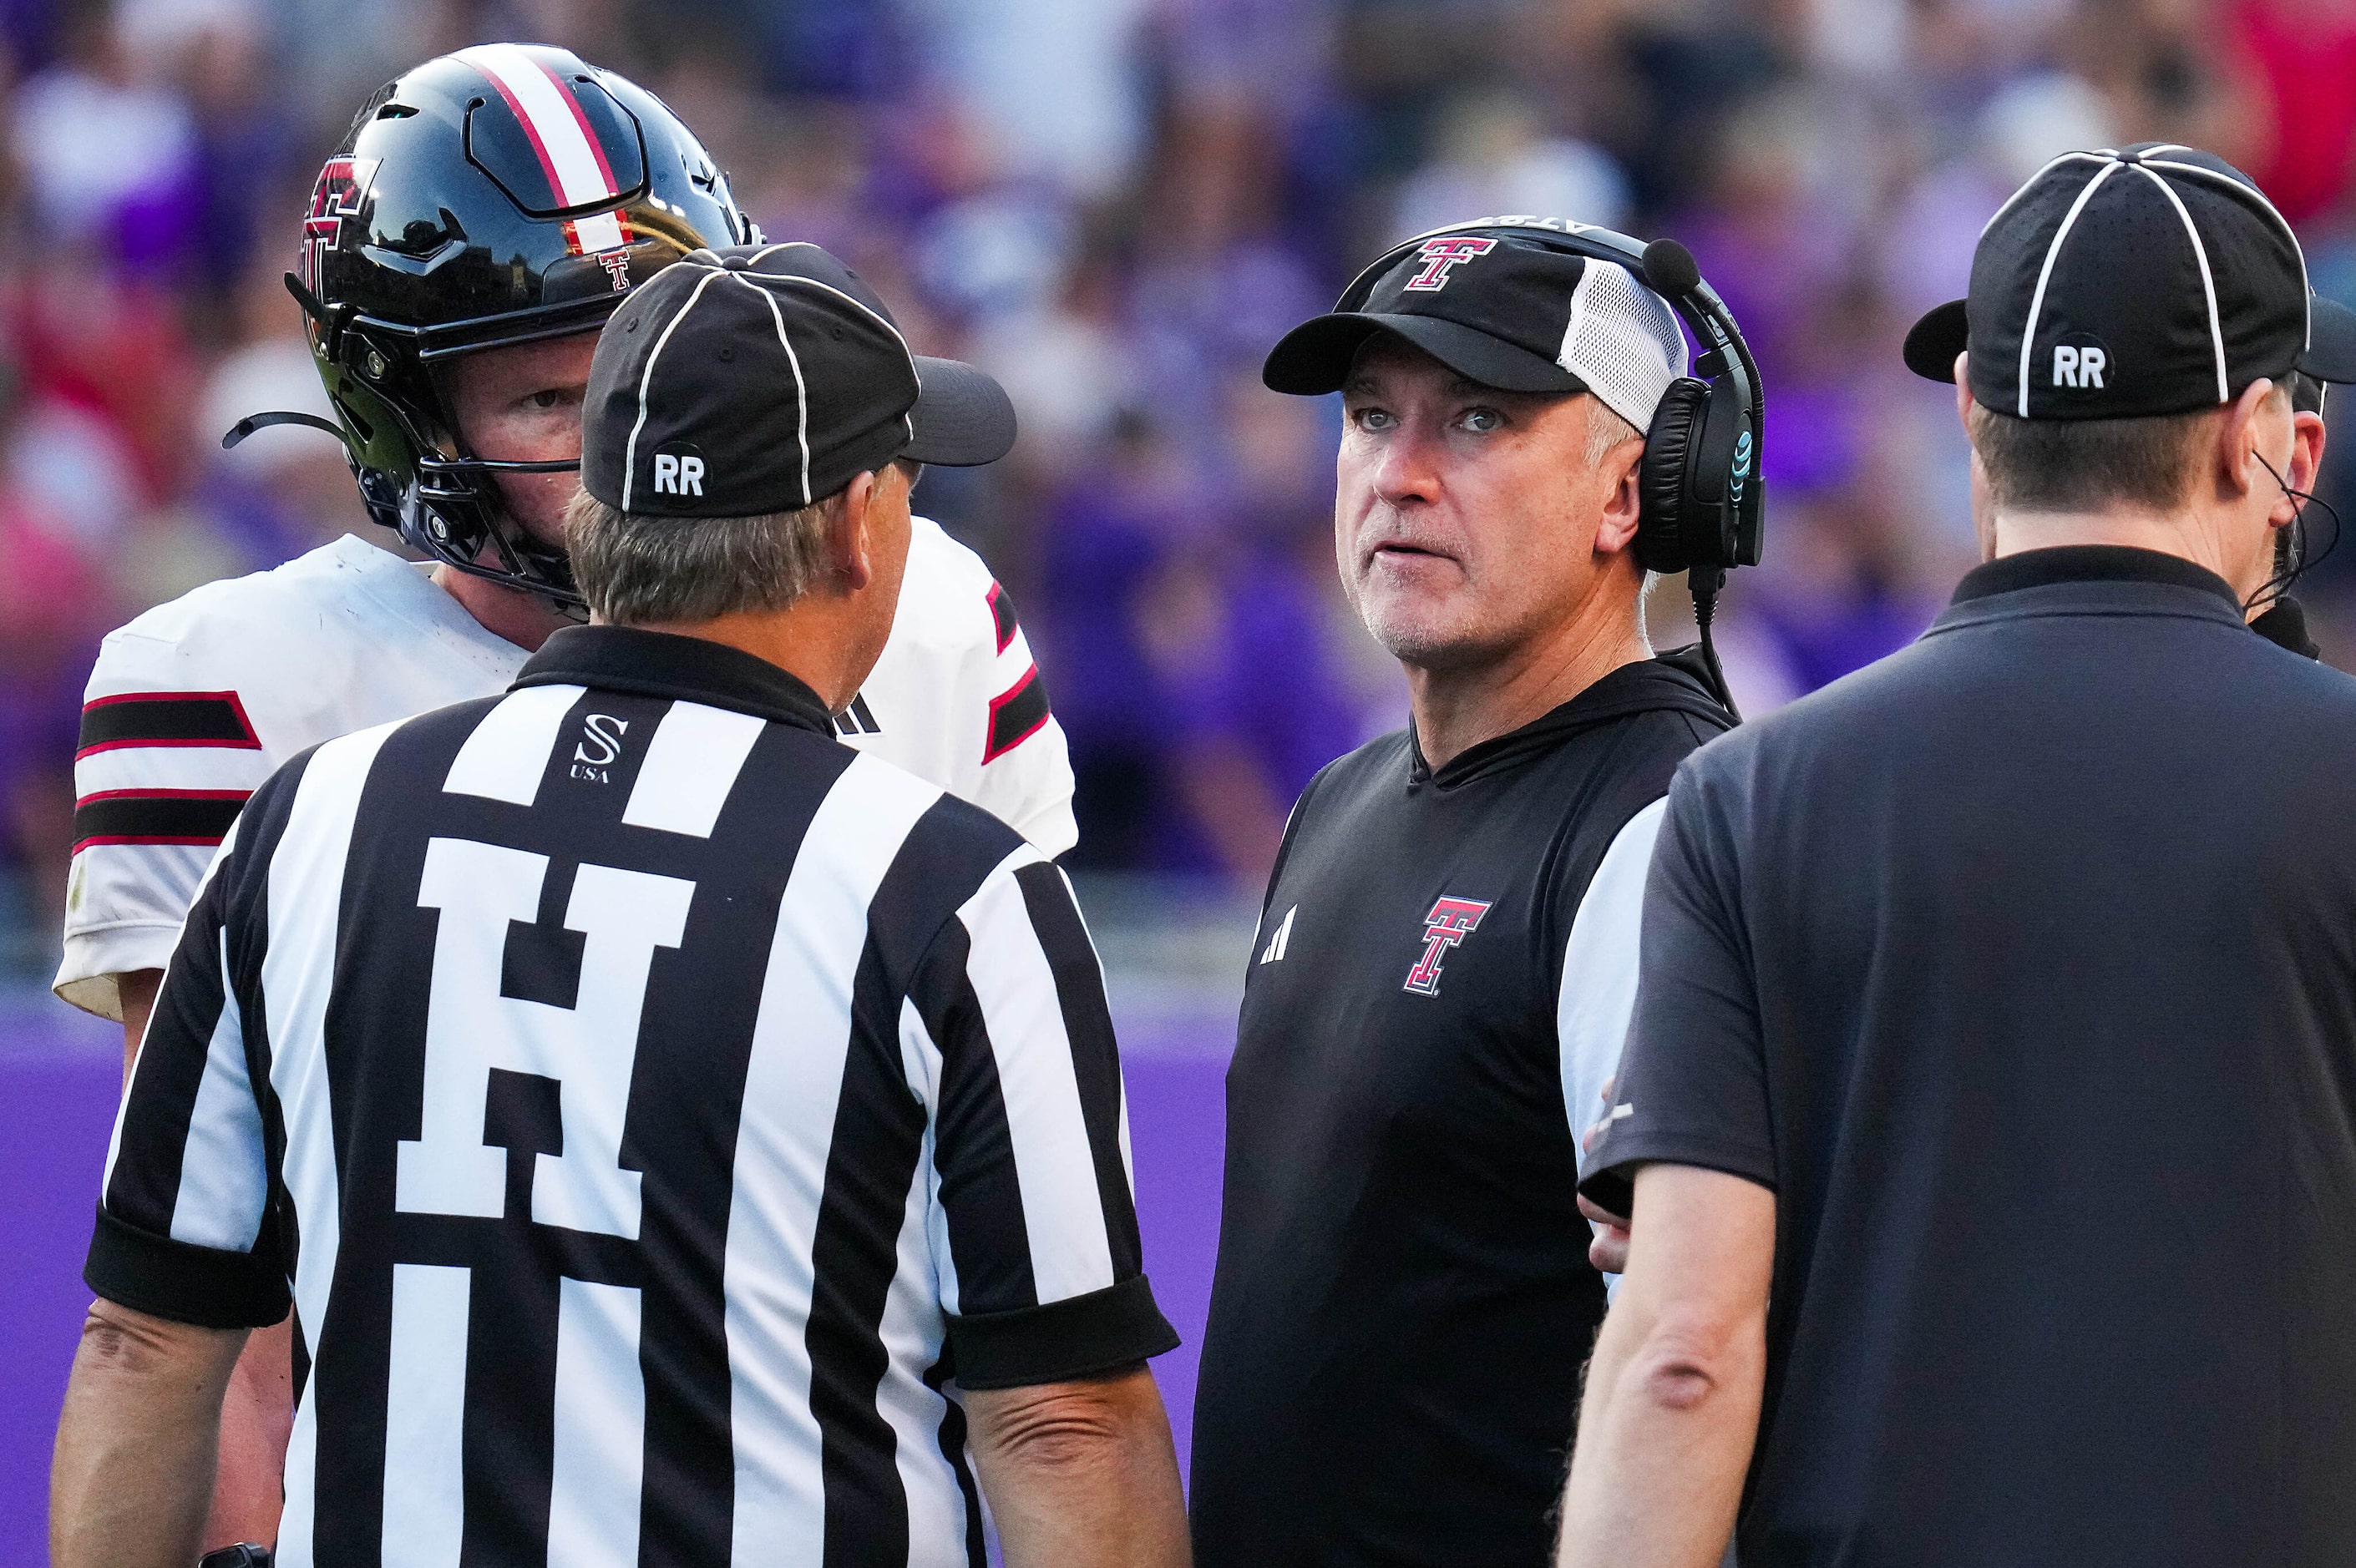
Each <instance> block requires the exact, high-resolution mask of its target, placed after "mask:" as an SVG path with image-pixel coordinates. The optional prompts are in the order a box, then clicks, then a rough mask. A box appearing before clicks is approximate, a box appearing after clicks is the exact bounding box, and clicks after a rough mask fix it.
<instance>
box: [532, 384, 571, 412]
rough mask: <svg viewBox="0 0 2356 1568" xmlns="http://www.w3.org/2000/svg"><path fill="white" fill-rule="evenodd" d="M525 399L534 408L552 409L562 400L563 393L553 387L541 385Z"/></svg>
mask: <svg viewBox="0 0 2356 1568" xmlns="http://www.w3.org/2000/svg"><path fill="white" fill-rule="evenodd" d="M563 400H564V394H563V393H562V392H560V391H558V390H557V389H555V388H553V387H543V388H541V389H540V390H539V391H537V392H534V393H533V394H532V395H531V396H530V398H528V399H526V401H527V402H529V403H530V404H531V406H532V407H533V408H536V409H552V408H554V407H556V406H557V405H558V404H559V403H562V401H563Z"/></svg>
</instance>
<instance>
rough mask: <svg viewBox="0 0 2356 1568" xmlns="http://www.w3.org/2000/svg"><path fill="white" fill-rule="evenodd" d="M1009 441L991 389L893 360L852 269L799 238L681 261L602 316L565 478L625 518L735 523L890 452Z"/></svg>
mask: <svg viewBox="0 0 2356 1568" xmlns="http://www.w3.org/2000/svg"><path fill="white" fill-rule="evenodd" d="M1013 444H1014V409H1013V405H1012V404H1011V403H1010V402H1008V400H1007V397H1006V393H1005V391H1004V390H1003V389H1001V387H1000V386H999V384H998V383H997V382H996V381H994V380H992V379H991V378H990V377H988V376H987V375H985V374H983V373H982V372H981V371H980V370H977V369H975V368H973V367H972V366H970V365H966V364H961V363H959V362H958V361H957V360H955V359H934V358H929V357H925V356H923V355H916V354H911V353H909V352H908V345H907V343H906V342H905V340H904V339H903V338H902V337H901V336H900V330H899V328H898V327H897V326H896V325H894V323H893V320H892V313H891V311H890V310H889V309H887V308H886V307H885V306H884V304H883V301H882V300H881V299H879V298H877V297H876V295H875V293H874V291H873V290H872V289H870V288H869V287H868V286H867V285H866V284H865V283H862V282H861V281H860V277H859V274H858V273H856V272H852V271H851V269H850V268H849V267H846V266H844V265H843V264H842V263H841V261H837V260H835V258H834V257H832V256H830V255H829V254H828V253H827V252H826V251H823V250H820V249H819V247H818V246H816V245H811V244H808V243H793V244H785V245H761V246H752V245H742V246H734V247H731V248H729V249H727V250H723V251H694V252H692V253H691V254H690V255H688V256H687V257H686V258H685V259H684V260H682V261H680V262H678V263H677V264H675V265H673V266H671V267H669V268H668V269H666V270H665V271H663V272H660V273H659V274H657V275H656V276H655V277H654V279H653V280H652V281H650V282H648V283H646V284H645V285H644V286H643V287H641V288H640V289H638V290H637V293H636V294H634V295H633V296H632V297H631V299H630V300H629V301H628V302H627V303H626V304H624V305H623V306H622V308H621V309H620V310H618V311H616V313H615V314H614V317H613V319H612V320H611V321H609V322H607V323H606V325H605V335H604V336H602V337H600V338H599V339H598V340H597V354H596V357H595V359H594V361H593V362H592V364H591V367H590V371H589V393H588V402H587V406H586V407H585V408H584V410H583V411H582V428H581V484H582V487H583V488H584V489H585V490H587V491H588V492H589V494H591V495H592V496H595V497H597V499H599V500H600V501H603V502H605V504H606V505H607V506H609V507H617V508H619V509H620V510H622V511H625V512H629V513H633V514H636V515H637V516H641V517H757V516H760V515H762V514H764V513H768V512H788V511H792V510H794V509H796V508H798V507H807V506H809V504H810V503H811V502H813V501H819V500H823V499H825V498H826V497H827V496H831V495H833V494H834V493H835V492H836V491H837V490H840V489H841V488H842V487H843V486H844V485H848V484H849V483H851V479H852V478H853V477H854V476H855V475H860V474H862V473H865V472H867V471H869V470H871V469H874V468H878V467H881V466H882V465H883V464H886V463H889V462H891V461H892V460H893V459H894V458H895V457H905V458H908V459H910V460H911V461H913V462H916V463H937V464H944V465H946V466H948V467H952V468H969V467H974V466H977V465H979V464H984V463H995V462H996V461H998V459H1000V458H1001V457H1003V456H1005V455H1006V453H1007V449H1008V448H1010V447H1012V445H1013Z"/></svg>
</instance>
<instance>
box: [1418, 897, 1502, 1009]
mask: <svg viewBox="0 0 2356 1568" xmlns="http://www.w3.org/2000/svg"><path fill="white" fill-rule="evenodd" d="M1488 912H1489V906H1488V904H1487V903H1486V902H1484V901H1482V900H1480V899H1450V898H1444V899H1441V900H1440V901H1438V902H1436V903H1434V904H1433V905H1432V906H1431V912H1430V914H1428V915H1425V916H1424V917H1423V956H1422V957H1420V958H1419V959H1417V960H1416V961H1415V967H1414V968H1412V969H1410V970H1408V972H1407V988H1408V990H1410V991H1413V992H1415V993H1416V994H1417V995H1418V996H1422V997H1436V996H1438V995H1440V960H1441V959H1443V958H1445V957H1447V956H1448V950H1449V949H1450V948H1451V947H1453V946H1455V945H1456V944H1458V943H1460V942H1462V941H1463V940H1464V939H1465V937H1467V936H1468V935H1470V934H1472V928H1473V927H1475V926H1477V925H1479V924H1480V923H1481V917H1482V916H1483V915H1484V914H1487V913H1488Z"/></svg>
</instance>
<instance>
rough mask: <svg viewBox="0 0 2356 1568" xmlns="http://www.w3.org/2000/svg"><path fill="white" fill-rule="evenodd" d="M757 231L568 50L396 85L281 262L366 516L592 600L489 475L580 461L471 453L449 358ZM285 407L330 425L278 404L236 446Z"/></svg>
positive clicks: (648, 104) (564, 327)
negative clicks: (450, 401) (512, 510)
mask: <svg viewBox="0 0 2356 1568" xmlns="http://www.w3.org/2000/svg"><path fill="white" fill-rule="evenodd" d="M758 239H759V231H758V229H755V226H754V225H753V224H752V223H751V222H750V221H749V220H748V219H746V218H745V217H744V214H743V213H742V212H741V211H740V210H738V208H737V206H736V203H735V200H734V197H732V196H731V195H730V194H729V189H728V180H727V176H724V175H723V174H722V173H721V171H720V170H719V169H718V168H716V167H715V166H714V165H713V164H712V159H711V157H710V156H709V155H707V154H706V153H705V152H704V150H703V147H702V145H701V144H700V143H699V142H698V141H697V140H696V139H695V136H694V135H693V133H691V132H690V131H689V130H688V128H687V127H686V126H685V125H683V124H681V123H680V120H679V118H678V116H676V115H674V114H673V113H672V112H670V111H669V109H667V108H665V107H664V106H663V104H662V102H661V101H659V99H657V98H656V97H655V96H654V94H652V93H650V92H648V91H646V90H645V89H643V88H641V87H639V86H637V84H636V83H634V82H631V81H629V80H625V79H624V78H622V77H619V76H616V75H614V74H613V73H612V72H610V71H604V70H599V69H596V68H595V67H594V66H590V65H586V64H584V63H583V61H582V60H581V59H579V58H578V57H576V56H574V55H573V54H572V53H571V52H569V51H568V50H564V49H560V48H549V47H546V46H544V45H538V44H487V45H482V46H479V47H477V48H469V49H462V50H460V51H458V52H457V53H456V54H452V55H444V56H443V57H442V58H440V59H432V60H428V61H426V62H425V63H424V64H423V65H421V66H419V67H417V68H416V69H413V70H412V71H410V72H409V73H408V74H407V75H405V76H402V78H400V79H399V80H395V81H393V82H391V83H389V84H387V85H386V86H385V87H383V88H381V89H380V90H379V91H378V92H377V94H376V96H375V97H373V98H372V99H370V100H369V102H368V104H367V105H366V106H365V107H364V108H362V109H361V111H360V112H359V116H358V117H357V118H356V119H354V120H353V122H352V128H351V130H350V132H349V133H348V134H347V135H346V136H345V138H344V141H343V144H342V146H341V147H339V148H338V149H337V152H336V154H335V155H334V156H333V157H330V158H329V159H328V160H327V166H326V167H325V168H324V169H322V170H321V171H320V173H319V180H318V184H317V186H316V187H315V188H314V190H313V192H312V196H311V208H310V211H309V212H308V213H307V214H306V215H305V218H304V220H303V250H302V256H301V262H300V267H299V270H298V272H292V273H289V274H288V275H287V286H288V288H289V289H290V290H292V291H293V292H294V293H295V298H296V299H297V300H299V301H300V302H301V304H302V306H303V310H304V314H305V315H306V316H307V317H308V318H309V322H308V331H309V336H310V340H311V349H312V353H313V355H314V357H316V359H317V361H318V366H319V376H320V379H322V380H323V381H325V382H326V383H327V397H328V400H330V401H331V402H332V403H333V404H334V405H335V409H336V413H337V422H338V424H339V425H340V426H341V428H340V429H339V430H336V432H335V433H337V435H339V436H340V437H341V438H342V439H343V442H344V446H345V450H346V453H348V456H349V458H350V460H351V464H352V472H353V475H354V476H355V477H356V478H357V479H358V480H359V489H360V496H361V499H362V500H363V501H364V502H366V503H367V506H368V510H369V517H372V518H373V519H374V520H375V521H377V522H379V523H381V524H383V525H384V526H385V527H387V528H394V529H397V530H398V531H399V532H400V534H401V537H402V539H406V540H407V541H409V543H410V544H412V546H414V547H416V548H417V549H421V550H423V551H424V552H426V553H427V554H429V555H432V556H434V558H435V559H437V560H442V561H444V562H446V563H447V564H448V565H450V566H451V567H453V568H455V570H457V571H465V572H468V573H471V574H473V575H475V576H477V577H487V578H491V579H493V580H494V581H500V582H504V583H507V584H509V585H510V586H513V587H518V588H522V589H525V590H528V591H530V592H534V593H538V594H541V595H542V596H544V597H546V598H549V599H552V600H554V601H556V602H557V603H561V604H564V605H567V606H570V607H574V608H577V607H579V605H580V603H581V597H580V594H579V592H577V591H576V590H575V589H574V587H573V571H572V568H571V565H570V564H569V563H568V562H567V561H566V560H565V558H564V556H563V554H562V551H559V550H553V549H549V548H548V547H546V546H544V545H542V544H541V543H539V542H538V541H537V540H535V539H532V538H531V537H530V535H529V534H527V533H526V532H525V531H524V530H523V528H521V527H520V526H519V524H517V523H516V522H515V521H514V519H513V518H511V517H509V515H508V513H507V508H506V507H505V506H504V504H503V503H502V501H501V499H500V496H499V490H498V484H497V481H496V477H495V476H496V475H498V474H499V473H501V472H508V473H554V472H560V471H563V470H567V469H573V468H577V467H578V466H579V464H577V463H513V462H497V461H490V460H487V459H484V458H481V457H478V456H477V455H476V454H474V453H472V452H470V451H468V450H467V449H466V444H465V442H464V440H463V439H462V437H461V436H460V434H459V432H458V431H457V429H456V426H455V421H453V419H452V418H451V416H450V412H449V409H448V405H447V400H446V399H445V398H444V395H443V393H442V391H441V389H439V388H438V387H437V385H436V382H435V378H434V369H435V368H436V367H437V365H441V364H443V363H445V362H447V361H449V360H451V359H454V358H455V357H458V356H461V355H465V354H471V353H477V352H479V351H481V350H483V349H487V348H497V347H503V346H506V345H509V344H516V343H529V342H531V341H533V340H535V339H539V338H545V337H556V336H563V335H565V334H568V333H574V332H582V331H587V330H590V329H593V328H594V327H596V326H598V325H602V324H603V323H604V321H605V318H606V317H607V316H608V315H612V314H613V311H614V308H615V307H616V305H617V304H620V303H621V302H622V300H624V299H625V298H626V297H627V296H628V294H629V293H630V291H631V290H633V289H635V288H637V286H638V285H640V284H641V283H645V282H646V280H647V279H648V278H650V277H652V276H653V275H654V274H655V273H656V272H659V271H660V270H661V269H662V268H664V267H666V266H669V264H670V263H671V262H673V261H677V260H678V259H679V258H680V257H681V256H683V255H685V254H687V253H688V252H689V251H695V250H700V249H704V248H707V247H713V246H722V245H735V244H748V243H752V242H754V241H755V240H758ZM282 422H301V423H306V424H318V425H322V426H323V427H326V428H331V429H332V428H334V427H327V426H326V421H319V420H316V419H315V418H313V417H311V416H309V415H297V414H275V415H273V414H262V415H258V416H256V417H255V418H253V419H251V420H247V421H241V423H240V424H239V426H238V428H237V429H236V430H235V431H233V432H230V438H229V440H228V441H227V442H225V443H224V444H234V443H235V441H237V440H240V439H242V438H243V436H244V435H245V434H248V433H250V432H252V430H254V429H257V428H259V427H260V426H262V425H263V424H271V423H282ZM486 548H488V549H489V552H490V555H491V556H492V557H494V558H496V560H498V564H497V565H490V564H487V563H486V562H485V561H484V560H478V559H477V558H478V557H481V556H483V555H484V553H485V550H486Z"/></svg>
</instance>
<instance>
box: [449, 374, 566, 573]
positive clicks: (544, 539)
mask: <svg viewBox="0 0 2356 1568" xmlns="http://www.w3.org/2000/svg"><path fill="white" fill-rule="evenodd" d="M596 352H597V334H596V333H594V331H593V332H577V333H574V334H573V335H571V336H566V337H551V338H545V339H543V340H541V342H538V343H518V344H513V345H511V346H509V347H505V348H487V349H485V350H483V351H482V352H481V353H479V354H469V355H467V356H466V357H464V358H461V359H459V360H458V361H457V362H456V363H455V365H454V366H453V367H452V368H451V369H450V370H449V371H448V373H447V378H448V379H447V380H446V381H445V382H444V390H445V392H446V393H447V395H448V397H449V400H450V411H451V414H452V416H453V417H454V418H455V420H456V421H457V423H458V434H459V438H460V439H461V440H463V441H464V442H465V443H466V451H467V454H468V455H469V456H473V457H485V458H492V459H496V460H498V461H500V462H505V463H555V462H568V461H577V460H578V459H579V457H580V456H581V405H582V402H583V401H584V400H585V399H586V398H587V397H588V395H589V361H590V358H591V357H592V356H594V354H595V353H596ZM497 478H498V486H499V494H500V496H501V498H502V499H504V500H505V501H506V502H507V506H508V513H509V516H511V517H514V518H515V520H516V521H517V522H518V523H519V524H521V525H522V526H523V528H524V531H525V532H527V533H529V534H530V535H531V537H532V538H534V539H538V540H539V541H540V542H541V543H542V544H544V545H548V546H551V547H552V548H553V549H563V548H564V507H565V503H566V502H568V501H570V500H572V498H573V491H574V490H575V489H576V488H577V487H578V486H579V483H580V480H579V476H578V475H573V474H562V473H559V474H501V475H497Z"/></svg>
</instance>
